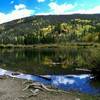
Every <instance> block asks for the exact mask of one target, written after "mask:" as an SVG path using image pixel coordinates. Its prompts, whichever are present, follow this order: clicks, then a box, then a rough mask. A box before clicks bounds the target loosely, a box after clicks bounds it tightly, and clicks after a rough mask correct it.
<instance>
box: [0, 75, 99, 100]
mask: <svg viewBox="0 0 100 100" xmlns="http://www.w3.org/2000/svg"><path fill="white" fill-rule="evenodd" d="M25 81H26V80H23V79H17V78H11V77H3V78H0V100H100V96H91V95H86V94H80V93H72V92H68V93H62V92H59V93H58V92H47V91H41V92H40V93H39V94H38V95H35V96H30V95H31V94H32V92H31V91H30V90H29V89H27V90H25V91H23V88H25V85H24V84H23V83H24V82H25Z"/></svg>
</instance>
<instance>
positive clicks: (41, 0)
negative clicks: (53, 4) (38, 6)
mask: <svg viewBox="0 0 100 100" xmlns="http://www.w3.org/2000/svg"><path fill="white" fill-rule="evenodd" d="M37 1H38V2H44V1H45V0H37Z"/></svg>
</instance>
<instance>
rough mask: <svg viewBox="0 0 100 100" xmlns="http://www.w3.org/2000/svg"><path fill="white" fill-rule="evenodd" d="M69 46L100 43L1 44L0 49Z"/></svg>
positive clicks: (94, 45) (96, 45) (97, 45)
mask: <svg viewBox="0 0 100 100" xmlns="http://www.w3.org/2000/svg"><path fill="white" fill-rule="evenodd" d="M68 46H70V47H71V46H75V47H84V48H85V47H100V44H99V43H66V44H34V45H20V44H18V45H13V44H6V45H4V44H0V48H51V47H54V48H65V47H68Z"/></svg>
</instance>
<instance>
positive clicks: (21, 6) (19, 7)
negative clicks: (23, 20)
mask: <svg viewBox="0 0 100 100" xmlns="http://www.w3.org/2000/svg"><path fill="white" fill-rule="evenodd" d="M25 8H26V6H25V5H24V4H19V5H15V9H16V10H20V9H25Z"/></svg>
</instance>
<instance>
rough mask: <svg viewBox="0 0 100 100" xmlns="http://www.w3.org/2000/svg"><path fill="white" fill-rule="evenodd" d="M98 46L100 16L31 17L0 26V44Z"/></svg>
mask: <svg viewBox="0 0 100 100" xmlns="http://www.w3.org/2000/svg"><path fill="white" fill-rule="evenodd" d="M69 42H72V43H73V42H89V43H90V42H97V43H100V14H94V15H87V14H83V15H82V14H74V15H47V16H43V15H41V16H32V17H28V18H22V19H18V20H14V21H12V22H8V23H4V24H1V25H0V44H15V45H16V44H25V45H28V44H38V43H44V44H45V43H46V44H47V43H69Z"/></svg>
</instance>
